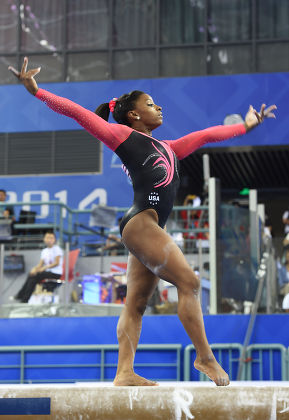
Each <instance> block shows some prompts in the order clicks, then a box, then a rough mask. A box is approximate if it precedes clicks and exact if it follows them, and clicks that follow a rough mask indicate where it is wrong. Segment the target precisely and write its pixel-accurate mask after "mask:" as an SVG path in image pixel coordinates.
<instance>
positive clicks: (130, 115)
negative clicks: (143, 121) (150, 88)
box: [127, 110, 140, 121]
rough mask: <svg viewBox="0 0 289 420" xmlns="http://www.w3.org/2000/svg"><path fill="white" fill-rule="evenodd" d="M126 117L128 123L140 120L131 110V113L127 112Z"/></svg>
mask: <svg viewBox="0 0 289 420" xmlns="http://www.w3.org/2000/svg"><path fill="white" fill-rule="evenodd" d="M127 117H128V119H129V121H135V120H139V119H140V116H139V115H138V113H137V112H135V111H133V110H132V111H128V113H127Z"/></svg>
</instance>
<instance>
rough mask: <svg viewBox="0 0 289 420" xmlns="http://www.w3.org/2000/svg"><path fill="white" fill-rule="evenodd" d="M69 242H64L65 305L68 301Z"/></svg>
mask: <svg viewBox="0 0 289 420" xmlns="http://www.w3.org/2000/svg"><path fill="white" fill-rule="evenodd" d="M69 250H70V246H69V242H65V276H64V280H65V283H64V289H65V293H64V303H65V304H66V305H67V304H68V303H69Z"/></svg>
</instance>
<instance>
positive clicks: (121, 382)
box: [113, 372, 158, 386]
mask: <svg viewBox="0 0 289 420" xmlns="http://www.w3.org/2000/svg"><path fill="white" fill-rule="evenodd" d="M113 385H114V386H158V383H157V382H154V381H149V380H148V379H145V378H143V377H142V376H139V375H137V374H136V373H134V372H132V373H124V374H118V375H117V376H116V377H115V378H114V381H113Z"/></svg>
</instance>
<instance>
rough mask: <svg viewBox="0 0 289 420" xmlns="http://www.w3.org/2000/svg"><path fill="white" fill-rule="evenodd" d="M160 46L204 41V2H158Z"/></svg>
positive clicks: (189, 0) (167, 0) (192, 0)
mask: <svg viewBox="0 0 289 420" xmlns="http://www.w3.org/2000/svg"><path fill="white" fill-rule="evenodd" d="M160 16H161V31H160V38H161V39H160V42H161V43H162V44H188V43H194V42H203V41H204V39H205V32H204V26H205V0H160Z"/></svg>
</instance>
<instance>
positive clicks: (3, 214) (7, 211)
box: [0, 189, 15, 222]
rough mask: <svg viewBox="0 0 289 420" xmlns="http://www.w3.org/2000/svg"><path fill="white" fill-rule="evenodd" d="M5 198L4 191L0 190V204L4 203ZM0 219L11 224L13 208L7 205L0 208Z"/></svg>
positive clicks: (13, 215) (13, 217)
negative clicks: (8, 220)
mask: <svg viewBox="0 0 289 420" xmlns="http://www.w3.org/2000/svg"><path fill="white" fill-rule="evenodd" d="M6 198H7V193H6V191H5V190H3V189H0V204H1V203H5V201H6ZM0 218H1V219H10V220H12V221H13V222H14V221H15V214H14V208H13V206H11V205H9V204H7V205H5V206H2V205H1V206H0Z"/></svg>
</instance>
